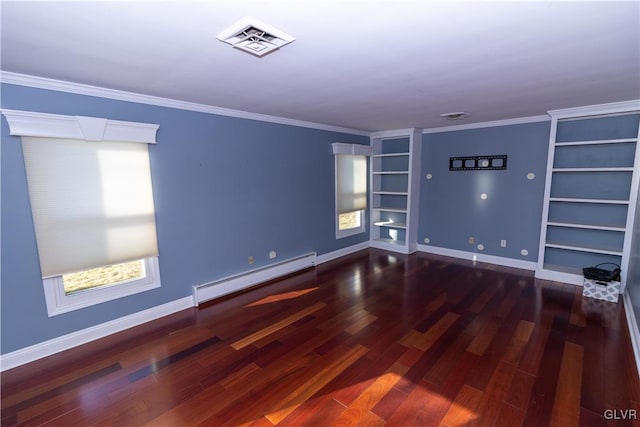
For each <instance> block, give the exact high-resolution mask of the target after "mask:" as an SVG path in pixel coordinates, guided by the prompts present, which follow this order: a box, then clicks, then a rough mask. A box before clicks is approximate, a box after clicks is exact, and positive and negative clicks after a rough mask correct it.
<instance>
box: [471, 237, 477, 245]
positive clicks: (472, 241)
mask: <svg viewBox="0 0 640 427" xmlns="http://www.w3.org/2000/svg"><path fill="white" fill-rule="evenodd" d="M475 243H476V238H475V237H469V244H470V245H473V244H475Z"/></svg>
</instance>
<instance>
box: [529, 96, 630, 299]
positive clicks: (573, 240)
mask: <svg viewBox="0 0 640 427" xmlns="http://www.w3.org/2000/svg"><path fill="white" fill-rule="evenodd" d="M549 114H550V115H551V118H552V122H551V135H550V141H549V157H548V169H547V180H546V189H545V204H544V209H543V218H542V229H541V233H540V236H541V238H540V248H539V253H538V265H537V268H536V277H539V278H543V279H549V280H557V281H562V282H567V283H575V284H582V282H583V277H582V268H583V267H592V266H594V265H596V264H599V263H614V264H618V265H620V266H621V269H622V287H621V291H623V290H624V285H625V283H626V274H627V271H628V267H629V254H630V251H631V230H632V228H633V221H634V218H633V217H634V215H635V208H636V203H637V202H638V200H637V198H638V182H639V180H640V171H639V169H640V166H639V165H640V149H639V148H638V134H639V132H640V130H639V126H638V115H639V114H640V104H638V103H621V104H620V105H619V106H617V107H611V106H607V108H606V109H603V111H599V110H598V108H597V107H595V108H593V109H589V110H585V109H579V110H556V111H550V112H549ZM608 267H609V268H612V266H608Z"/></svg>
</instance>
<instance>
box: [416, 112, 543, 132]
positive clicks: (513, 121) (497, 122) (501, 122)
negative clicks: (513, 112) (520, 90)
mask: <svg viewBox="0 0 640 427" xmlns="http://www.w3.org/2000/svg"><path fill="white" fill-rule="evenodd" d="M550 120H551V119H550V118H549V116H547V115H542V116H529V117H519V118H516V119H505V120H494V121H491V122H480V123H467V124H464V125H454V126H443V127H437V128H430V129H424V130H423V131H422V133H423V134H427V133H440V132H453V131H457V130H467V129H481V128H492V127H497V126H510V125H521V124H525V123H537V122H548V121H550Z"/></svg>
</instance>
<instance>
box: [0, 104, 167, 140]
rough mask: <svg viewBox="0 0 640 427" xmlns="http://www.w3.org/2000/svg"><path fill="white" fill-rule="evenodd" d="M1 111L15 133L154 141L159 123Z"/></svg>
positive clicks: (18, 134) (84, 138)
mask: <svg viewBox="0 0 640 427" xmlns="http://www.w3.org/2000/svg"><path fill="white" fill-rule="evenodd" d="M2 114H3V115H4V116H5V117H6V118H7V123H9V134H10V135H17V136H34V137H44V138H67V139H81V140H85V141H123V142H142V143H146V144H155V143H156V132H157V130H158V128H159V127H160V125H156V124H149V123H136V122H123V121H120V120H108V119H103V118H98V117H84V116H65V115H61V114H49V113H36V112H32V111H19V110H6V109H3V110H2Z"/></svg>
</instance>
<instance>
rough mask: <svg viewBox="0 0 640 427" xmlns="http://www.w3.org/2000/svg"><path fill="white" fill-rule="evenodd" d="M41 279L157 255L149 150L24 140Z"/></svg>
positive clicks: (143, 146) (122, 145)
mask: <svg viewBox="0 0 640 427" xmlns="http://www.w3.org/2000/svg"><path fill="white" fill-rule="evenodd" d="M22 146H23V151H24V156H25V166H26V170H27V181H28V185H29V197H30V199H31V209H32V212H33V221H34V225H35V231H36V239H37V243H38V252H39V255H40V266H41V270H42V276H43V277H51V276H57V275H61V274H66V273H70V272H75V271H79V270H86V269H90V268H95V267H101V266H105V265H110V264H116V263H120V262H125V261H131V260H135V259H142V258H146V257H149V256H154V255H157V254H158V248H157V241H156V225H155V213H154V207H153V194H152V187H151V173H150V166H149V153H148V148H147V147H148V145H147V144H143V143H135V142H109V141H102V142H93V141H85V140H78V139H61V138H40V137H26V136H23V137H22Z"/></svg>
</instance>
